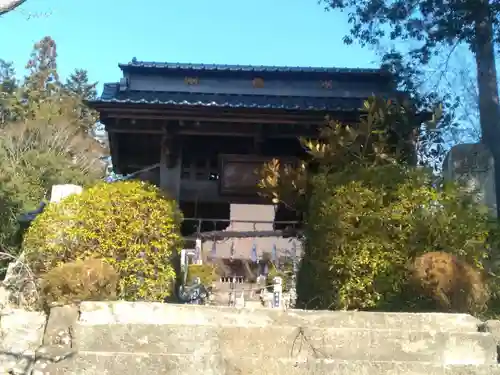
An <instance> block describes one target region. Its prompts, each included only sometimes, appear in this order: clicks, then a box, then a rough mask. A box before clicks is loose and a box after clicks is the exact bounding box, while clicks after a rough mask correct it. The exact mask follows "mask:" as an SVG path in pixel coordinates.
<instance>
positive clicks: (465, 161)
mask: <svg viewBox="0 0 500 375" xmlns="http://www.w3.org/2000/svg"><path fill="white" fill-rule="evenodd" d="M493 163H494V161H493V156H492V155H491V152H490V151H489V150H488V148H487V147H486V146H485V145H483V144H481V143H472V144H461V145H456V146H454V147H452V148H451V150H450V151H449V152H448V154H447V155H446V158H445V160H444V163H443V176H444V178H445V179H448V180H450V181H456V182H457V183H459V184H460V185H462V186H463V187H464V188H465V189H466V190H467V191H469V192H471V193H474V194H475V196H476V199H477V201H478V202H480V203H482V204H484V205H486V206H487V207H488V208H490V211H491V214H492V215H494V216H496V213H497V209H496V205H497V202H496V194H495V171H494V164H493Z"/></svg>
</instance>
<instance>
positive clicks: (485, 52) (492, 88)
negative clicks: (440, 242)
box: [472, 0, 500, 219]
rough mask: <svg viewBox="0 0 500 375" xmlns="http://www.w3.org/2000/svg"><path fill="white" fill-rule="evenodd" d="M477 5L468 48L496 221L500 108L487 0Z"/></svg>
mask: <svg viewBox="0 0 500 375" xmlns="http://www.w3.org/2000/svg"><path fill="white" fill-rule="evenodd" d="M477 2H478V6H477V8H476V9H477V18H476V23H475V41H474V44H473V45H472V47H473V52H474V54H475V57H476V66H477V83H478V88H479V120H480V124H481V132H482V137H481V142H482V143H484V144H485V145H486V146H487V147H488V148H489V150H490V151H491V153H492V155H493V160H494V162H495V193H496V194H495V195H496V202H497V217H498V218H499V219H500V105H499V99H498V82H497V72H496V67H495V51H494V41H493V17H492V14H491V11H490V4H489V0H478V1H477Z"/></svg>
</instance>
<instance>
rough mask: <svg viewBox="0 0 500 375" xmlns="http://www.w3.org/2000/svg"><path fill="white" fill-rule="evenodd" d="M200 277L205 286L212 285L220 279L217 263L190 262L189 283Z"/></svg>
mask: <svg viewBox="0 0 500 375" xmlns="http://www.w3.org/2000/svg"><path fill="white" fill-rule="evenodd" d="M197 277H199V278H200V281H201V283H202V284H203V285H205V286H210V285H212V284H213V283H214V282H216V281H217V280H218V279H219V275H218V272H217V269H216V266H215V265H212V264H190V265H189V266H188V274H187V284H191V283H192V282H193V281H194V279H195V278H197Z"/></svg>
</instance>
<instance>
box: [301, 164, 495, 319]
mask: <svg viewBox="0 0 500 375" xmlns="http://www.w3.org/2000/svg"><path fill="white" fill-rule="evenodd" d="M311 187H312V194H311V196H310V201H309V212H308V215H307V223H306V243H305V254H304V259H303V261H302V264H301V268H300V271H299V275H298V290H297V292H298V303H299V306H302V307H305V306H307V307H308V308H322V309H324V308H333V309H397V308H400V309H407V308H408V306H407V301H406V300H405V298H404V297H403V292H404V291H405V290H406V289H407V283H408V280H409V269H410V264H411V262H412V260H413V259H415V258H416V257H418V256H419V255H422V254H424V253H426V252H429V251H444V252H449V253H451V254H453V255H456V256H457V258H459V259H461V260H462V261H463V262H466V263H467V264H470V265H471V266H473V267H475V268H476V269H481V268H482V267H483V265H484V264H485V263H487V262H488V260H489V259H488V258H490V255H492V254H494V252H492V251H491V243H490V242H489V241H488V238H489V236H490V235H491V234H492V232H495V231H498V227H497V224H496V223H493V222H492V220H491V218H490V216H489V214H488V212H487V210H486V208H484V207H482V206H480V205H478V204H475V203H474V202H473V200H472V199H470V197H469V196H467V195H464V194H463V193H462V192H461V190H460V189H458V188H456V187H453V186H447V187H445V188H444V189H439V190H437V189H435V188H433V187H432V185H431V180H430V176H429V175H427V174H425V173H424V172H423V171H420V170H416V169H411V168H405V167H404V166H398V165H385V166H376V167H372V168H355V167H351V168H346V170H344V171H342V172H338V173H330V174H327V173H318V174H317V175H316V176H315V177H313V178H312V181H311Z"/></svg>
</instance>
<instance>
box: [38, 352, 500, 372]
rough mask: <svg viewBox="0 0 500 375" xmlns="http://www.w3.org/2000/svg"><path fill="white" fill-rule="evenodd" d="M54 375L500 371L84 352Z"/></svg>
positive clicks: (59, 366) (46, 369) (407, 364)
mask: <svg viewBox="0 0 500 375" xmlns="http://www.w3.org/2000/svg"><path fill="white" fill-rule="evenodd" d="M37 367H38V368H40V370H41V371H42V372H41V373H44V374H50V375H63V374H73V375H102V374H109V375H115V374H120V375H137V374H155V375H162V374H164V375H200V374H203V375H327V374H328V375H387V374H390V375H403V374H404V375H500V366H498V365H489V366H486V365H483V366H464V365H454V366H439V365H435V364H432V363H426V362H393V361H391V362H383V361H333V360H325V359H313V360H309V361H307V362H304V361H298V360H297V359H295V358H293V357H292V358H283V359H281V358H251V357H247V356H244V357H242V356H235V357H224V356H222V355H206V356H200V355H197V354H194V355H173V354H144V355H141V354H134V353H132V354H124V353H90V352H80V353H79V354H77V355H76V356H75V357H74V358H72V359H70V360H66V361H64V363H63V362H60V363H56V364H52V365H48V366H44V364H43V363H38V364H37Z"/></svg>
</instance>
